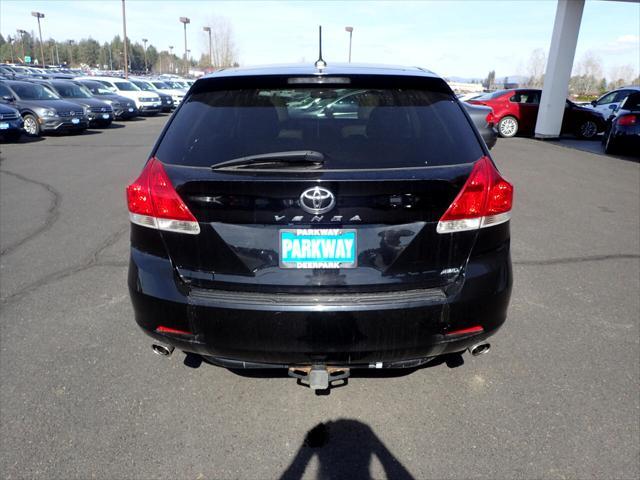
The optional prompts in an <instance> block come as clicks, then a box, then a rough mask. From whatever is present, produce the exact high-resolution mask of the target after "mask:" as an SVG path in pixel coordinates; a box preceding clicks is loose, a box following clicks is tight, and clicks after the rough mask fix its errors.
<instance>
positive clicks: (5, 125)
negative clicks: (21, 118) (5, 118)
mask: <svg viewBox="0 0 640 480" xmlns="http://www.w3.org/2000/svg"><path fill="white" fill-rule="evenodd" d="M7 128H9V124H8V123H7V122H0V130H6V129H7Z"/></svg>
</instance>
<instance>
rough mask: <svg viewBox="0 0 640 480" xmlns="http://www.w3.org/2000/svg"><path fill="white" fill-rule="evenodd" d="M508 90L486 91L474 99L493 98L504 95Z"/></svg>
mask: <svg viewBox="0 0 640 480" xmlns="http://www.w3.org/2000/svg"><path fill="white" fill-rule="evenodd" d="M507 92H508V90H497V91H495V92H491V93H485V94H484V95H480V96H478V97H475V98H474V99H473V100H493V99H494V98H498V97H501V96H502V95H504V94H505V93H507Z"/></svg>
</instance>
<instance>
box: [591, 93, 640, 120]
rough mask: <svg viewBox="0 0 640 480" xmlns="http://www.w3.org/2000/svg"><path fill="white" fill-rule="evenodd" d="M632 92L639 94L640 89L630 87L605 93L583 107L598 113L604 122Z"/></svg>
mask: <svg viewBox="0 0 640 480" xmlns="http://www.w3.org/2000/svg"><path fill="white" fill-rule="evenodd" d="M634 92H640V87H639V86H635V85H634V86H631V87H622V88H618V89H616V90H612V91H610V92H607V93H605V94H604V95H602V96H601V97H600V98H598V99H597V100H594V101H593V102H591V104H587V105H585V107H589V108H592V109H593V110H595V111H596V112H599V113H600V114H601V115H602V117H603V118H604V119H605V120H608V119H609V117H611V116H612V115H613V114H614V112H615V111H616V109H617V108H618V107H619V106H620V104H621V103H622V101H623V100H624V99H625V98H627V97H628V96H629V95H630V94H632V93H634Z"/></svg>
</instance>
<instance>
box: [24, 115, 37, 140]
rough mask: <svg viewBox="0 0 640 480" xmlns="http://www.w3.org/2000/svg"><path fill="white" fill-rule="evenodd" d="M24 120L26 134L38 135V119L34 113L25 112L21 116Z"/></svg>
mask: <svg viewBox="0 0 640 480" xmlns="http://www.w3.org/2000/svg"><path fill="white" fill-rule="evenodd" d="M22 119H23V120H24V127H23V128H24V131H25V132H27V135H29V136H30V137H39V136H40V124H39V123H38V119H37V118H36V116H35V115H32V114H30V113H27V114H26V115H25V116H24V117H23V118H22Z"/></svg>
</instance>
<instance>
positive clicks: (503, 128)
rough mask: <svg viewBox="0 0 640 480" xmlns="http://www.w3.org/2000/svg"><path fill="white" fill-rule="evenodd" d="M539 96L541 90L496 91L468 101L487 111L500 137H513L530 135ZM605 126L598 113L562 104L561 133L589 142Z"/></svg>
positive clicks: (533, 128)
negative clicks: (489, 108) (485, 106)
mask: <svg viewBox="0 0 640 480" xmlns="http://www.w3.org/2000/svg"><path fill="white" fill-rule="evenodd" d="M541 95H542V90H535V89H515V90H498V91H496V92H493V93H487V94H486V95H483V96H481V97H478V98H474V99H473V100H469V103H473V104H476V105H487V106H488V107H491V108H492V109H493V114H494V116H495V121H496V125H497V128H498V133H499V134H500V136H501V137H513V136H515V135H516V134H517V133H523V134H528V135H531V134H533V133H534V130H535V127H536V119H537V118H538V108H539V107H540V96H541ZM605 126H606V125H605V121H604V119H603V118H602V116H601V115H600V114H599V113H598V112H595V111H594V110H591V109H589V108H585V107H581V106H579V105H576V104H575V103H573V102H571V101H569V100H567V101H566V105H565V109H564V117H563V118H562V129H561V133H572V134H574V135H576V136H577V137H580V138H593V137H595V136H596V135H597V134H598V133H599V132H602V131H604V129H605Z"/></svg>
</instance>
